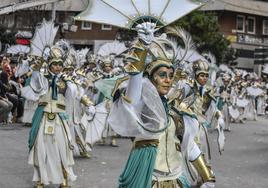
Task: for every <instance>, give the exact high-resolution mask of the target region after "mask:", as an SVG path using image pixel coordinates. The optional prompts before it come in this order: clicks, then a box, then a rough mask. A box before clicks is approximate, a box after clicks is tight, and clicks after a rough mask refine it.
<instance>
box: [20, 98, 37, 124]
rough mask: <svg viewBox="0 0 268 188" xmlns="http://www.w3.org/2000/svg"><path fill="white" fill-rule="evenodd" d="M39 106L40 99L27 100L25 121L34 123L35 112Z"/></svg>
mask: <svg viewBox="0 0 268 188" xmlns="http://www.w3.org/2000/svg"><path fill="white" fill-rule="evenodd" d="M37 106H38V101H37V102H36V101H31V100H25V103H24V113H23V116H22V122H23V123H32V118H33V115H34V112H35V110H36V108H37Z"/></svg>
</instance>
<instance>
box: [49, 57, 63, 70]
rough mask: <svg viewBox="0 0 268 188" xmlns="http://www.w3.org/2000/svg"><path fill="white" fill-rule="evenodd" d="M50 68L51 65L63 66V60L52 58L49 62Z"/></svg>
mask: <svg viewBox="0 0 268 188" xmlns="http://www.w3.org/2000/svg"><path fill="white" fill-rule="evenodd" d="M48 65H49V66H48V68H50V67H51V65H61V66H63V60H62V59H61V58H52V59H50V60H49V62H48Z"/></svg>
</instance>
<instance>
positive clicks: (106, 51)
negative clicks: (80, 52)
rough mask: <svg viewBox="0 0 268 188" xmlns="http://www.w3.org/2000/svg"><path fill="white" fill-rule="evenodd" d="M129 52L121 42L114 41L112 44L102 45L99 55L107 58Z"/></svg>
mask: <svg viewBox="0 0 268 188" xmlns="http://www.w3.org/2000/svg"><path fill="white" fill-rule="evenodd" d="M126 50H127V48H126V46H125V44H124V43H122V42H119V41H114V42H110V43H106V44H104V45H102V46H101V47H100V49H99V51H98V53H97V54H98V55H101V56H107V55H114V56H118V55H120V54H122V53H123V52H125V51H126Z"/></svg>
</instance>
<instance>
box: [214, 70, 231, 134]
mask: <svg viewBox="0 0 268 188" xmlns="http://www.w3.org/2000/svg"><path fill="white" fill-rule="evenodd" d="M231 78H232V77H231V75H229V74H228V73H224V74H223V75H222V76H221V79H222V82H223V85H222V86H220V87H219V88H218V91H217V93H218V94H219V104H218V109H219V110H221V111H222V114H223V117H224V122H225V130H226V131H231V123H230V120H231V117H230V112H229V107H230V106H231V105H232V103H231V91H232V88H231Z"/></svg>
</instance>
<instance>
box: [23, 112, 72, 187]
mask: <svg viewBox="0 0 268 188" xmlns="http://www.w3.org/2000/svg"><path fill="white" fill-rule="evenodd" d="M64 122H65V123H66V121H65V120H64ZM47 125H51V126H54V130H55V131H54V134H53V135H51V134H45V127H46V126H47ZM65 125H67V124H65ZM65 130H66V131H65ZM66 132H68V133H67V134H68V135H69V132H70V130H69V127H68V126H65V128H64V125H63V123H62V121H61V119H60V117H59V116H58V115H57V116H56V118H55V119H54V120H48V119H47V117H46V116H45V115H44V116H43V118H42V121H41V125H40V128H39V131H38V135H37V138H36V140H35V144H34V146H33V147H32V149H31V151H30V154H29V160H28V163H29V164H30V165H33V166H34V175H33V181H40V182H41V183H43V184H45V185H47V184H50V183H51V184H61V183H63V182H64V177H63V168H64V170H65V171H66V172H67V176H68V180H70V181H74V180H76V176H75V175H74V173H73V170H72V165H74V160H73V154H72V150H71V149H70V148H69V145H68V137H67V134H66Z"/></svg>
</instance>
